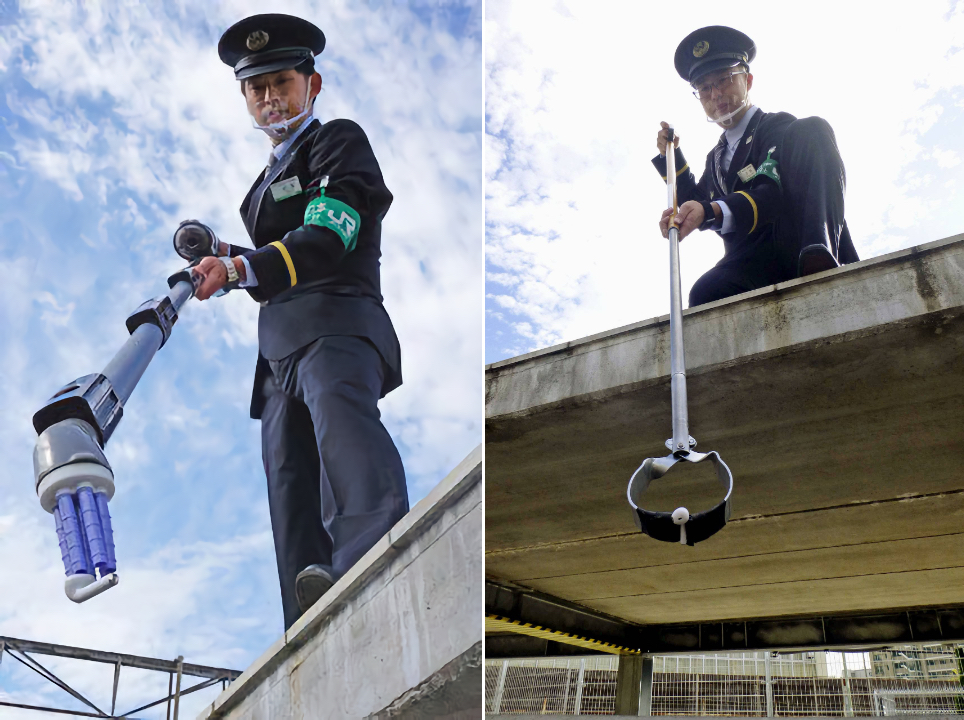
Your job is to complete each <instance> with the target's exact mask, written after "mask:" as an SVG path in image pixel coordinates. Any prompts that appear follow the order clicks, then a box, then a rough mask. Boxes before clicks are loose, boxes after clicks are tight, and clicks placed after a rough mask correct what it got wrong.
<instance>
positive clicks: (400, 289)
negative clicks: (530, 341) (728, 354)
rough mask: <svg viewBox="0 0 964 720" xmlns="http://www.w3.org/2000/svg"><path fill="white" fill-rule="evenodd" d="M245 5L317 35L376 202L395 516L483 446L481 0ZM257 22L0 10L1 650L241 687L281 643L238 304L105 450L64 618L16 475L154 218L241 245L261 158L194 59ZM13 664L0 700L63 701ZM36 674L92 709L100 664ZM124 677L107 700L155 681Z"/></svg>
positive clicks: (138, 266) (162, 242)
mask: <svg viewBox="0 0 964 720" xmlns="http://www.w3.org/2000/svg"><path fill="white" fill-rule="evenodd" d="M269 10H270V11H271V12H287V13H290V14H295V15H300V16H302V17H305V18H307V19H310V20H312V21H313V22H315V23H316V24H317V25H319V27H321V28H322V29H323V30H324V31H325V33H326V35H327V40H328V44H327V47H326V50H325V52H324V53H323V54H322V55H321V56H320V58H319V60H318V67H319V71H320V72H321V74H322V76H323V78H324V90H323V92H322V95H321V97H320V99H319V102H318V103H317V105H316V114H317V115H318V116H319V117H320V118H321V119H322V120H328V119H332V118H336V117H348V118H352V119H354V120H356V121H357V122H358V123H359V124H361V126H362V127H363V128H364V129H365V130H366V132H367V133H368V136H369V138H370V140H371V143H372V146H373V148H374V150H375V154H376V157H377V158H378V159H379V162H380V164H381V167H382V172H383V174H384V176H385V178H386V183H387V184H388V186H389V188H390V189H391V190H392V192H393V193H394V196H395V201H394V204H393V205H392V209H391V211H390V212H389V214H388V216H387V217H386V220H385V224H384V229H383V240H382V245H383V258H382V287H383V292H384V294H385V304H386V307H387V309H388V311H389V313H390V314H391V316H392V318H393V320H394V322H395V326H396V329H397V331H398V334H399V338H400V341H401V344H402V353H403V371H404V375H405V384H404V385H403V386H402V387H401V388H400V389H399V390H397V391H395V392H394V393H392V394H391V395H390V396H389V397H388V398H386V399H385V400H384V401H383V402H382V404H381V409H382V413H383V418H384V420H385V424H386V426H387V427H388V428H389V430H390V432H391V433H392V435H393V437H394V438H395V440H396V443H397V444H398V445H399V449H400V450H401V452H402V457H403V460H404V462H405V466H406V471H407V473H408V482H409V493H410V499H411V501H412V503H413V504H414V503H415V502H417V501H418V500H419V499H420V498H422V497H423V496H424V495H425V494H426V493H427V492H428V491H429V490H430V489H431V488H432V487H433V486H434V485H435V484H436V483H437V482H438V481H439V480H440V479H441V478H442V477H444V475H445V474H446V473H447V471H448V470H449V469H451V468H452V467H453V466H454V465H455V464H456V463H457V462H458V461H459V460H460V459H461V458H462V457H464V456H465V455H466V454H467V453H468V452H469V451H470V450H471V449H472V448H473V447H474V446H475V445H477V444H478V443H479V442H481V439H482V423H481V414H482V413H481V407H482V376H481V372H480V370H481V368H480V364H481V363H480V360H481V359H482V352H483V350H482V337H483V322H484V320H483V308H482V298H483V281H482V277H483V273H482V267H483V252H482V230H481V228H482V221H483V205H482V179H483V169H482V147H483V137H482V126H483V121H482V107H483V105H482V93H483V71H482V17H481V4H480V3H479V2H471V1H467V2H444V1H439V2H411V3H409V2H389V1H387V0H384V1H382V2H378V1H377V0H373V1H370V2H368V3H363V2H348V1H347V0H345V1H343V2H325V3H321V2H309V1H308V0H305V1H303V2H283V1H279V2H274V3H271V4H270V9H269ZM264 11H265V5H264V3H254V2H246V1H242V0H234V1H231V2H191V3H185V2H163V3H160V2H159V3H147V4H145V3H140V2H135V1H134V0H116V1H115V2H102V3H96V4H93V3H91V4H87V3H83V4H82V3H76V4H65V3H56V4H54V3H43V2H30V1H28V0H20V2H15V1H14V0H0V89H2V93H0V121H2V126H0V259H2V262H3V268H4V272H3V276H4V282H3V283H2V284H0V327H2V330H3V332H2V335H0V367H2V368H3V373H2V377H3V388H4V393H3V394H4V402H3V403H2V404H0V456H2V457H3V458H4V459H5V464H4V465H5V467H4V472H3V473H2V474H0V492H2V497H3V502H2V503H0V562H2V563H3V566H4V567H5V568H7V572H6V574H5V579H4V580H0V635H9V636H14V637H24V638H29V639H34V640H44V641H48V642H55V643H62V644H68V645H79V646H84V647H95V648H101V649H105V650H113V651H119V652H128V653H135V654H142V655H150V656H157V657H166V658H173V657H175V656H176V655H178V654H183V655H184V656H185V657H186V658H187V659H188V660H189V661H192V662H197V663H201V664H210V665H220V666H227V667H233V668H238V669H243V668H244V667H246V666H247V665H248V664H249V663H250V662H251V661H252V660H253V659H254V658H256V657H257V656H258V655H259V654H260V653H261V652H262V650H263V649H264V648H265V647H267V646H268V645H269V644H270V643H271V642H273V641H274V640H275V639H276V638H277V637H278V636H279V635H280V633H281V631H282V618H281V607H280V598H279V594H278V589H277V576H276V570H275V561H274V553H273V548H272V543H271V534H270V525H269V520H268V511H267V501H266V493H265V480H264V475H263V471H262V468H261V458H260V435H259V425H258V423H257V422H255V421H252V420H249V419H248V416H247V408H248V403H249V398H250V385H251V378H252V374H253V370H254V363H255V358H256V352H257V344H256V320H257V309H258V308H257V304H256V303H254V302H252V301H251V300H250V299H249V298H248V297H247V296H246V295H245V294H243V293H234V294H232V295H230V296H228V297H225V298H221V299H216V300H213V301H211V302H207V303H204V304H203V305H202V304H198V303H196V302H191V303H190V304H189V305H188V306H187V307H186V308H185V309H184V311H183V312H182V315H181V318H180V320H179V322H178V324H177V326H176V328H175V331H174V334H173V336H172V338H171V340H170V341H169V343H168V344H167V346H165V347H164V348H163V349H162V351H161V352H160V353H159V354H158V356H157V357H156V358H155V360H154V362H153V364H152V365H151V367H150V368H149V369H148V372H147V374H146V375H145V377H144V379H143V380H142V382H141V384H140V385H139V386H138V388H137V389H136V390H135V392H134V395H133V397H132V398H131V400H130V402H129V403H128V405H127V407H126V409H125V415H124V420H123V422H122V423H121V425H120V427H119V429H118V430H117V432H116V433H115V434H114V437H113V438H112V439H111V441H110V442H109V443H108V446H107V454H108V458H109V460H110V461H111V464H112V465H113V468H114V473H115V477H116V482H117V494H116V495H115V497H114V499H113V501H112V502H111V513H112V515H113V517H114V527H115V535H116V541H117V552H118V562H119V570H118V571H119V574H120V576H121V584H120V585H119V586H118V587H117V588H115V589H112V590H110V591H109V592H107V593H106V594H104V595H102V596H100V597H98V598H95V599H93V600H91V601H89V602H88V603H85V604H84V605H79V606H76V605H74V604H73V603H71V602H70V601H69V600H67V598H66V597H65V596H64V594H63V569H62V565H61V562H60V557H59V551H58V548H57V543H56V535H55V533H54V527H53V520H52V518H51V516H50V515H47V514H46V513H44V512H43V511H42V510H41V509H40V506H39V503H38V501H37V498H36V495H35V494H34V491H33V480H32V466H31V452H32V449H33V444H34V439H35V434H34V432H33V430H32V427H31V425H30V417H31V415H32V414H33V412H34V411H35V410H36V409H37V408H38V407H39V406H40V405H41V404H42V403H43V402H44V401H45V400H46V399H47V398H48V397H49V396H50V395H51V394H52V393H53V392H54V391H55V390H56V389H57V388H58V387H60V386H61V385H63V384H64V383H66V382H68V381H69V380H72V379H73V378H75V377H78V376H80V375H84V374H87V373H90V372H97V371H99V370H100V369H102V368H103V366H104V365H105V364H106V363H107V361H108V360H109V359H110V357H111V356H112V355H113V353H114V352H115V351H116V350H117V348H119V347H120V345H121V344H122V343H123V341H124V339H125V337H126V330H125V328H124V319H125V318H126V316H127V315H128V314H129V313H130V312H131V311H132V310H133V309H134V308H135V307H137V305H139V304H140V303H141V302H142V301H144V300H146V299H148V298H150V297H154V296H157V295H159V294H162V293H163V292H164V290H165V287H166V286H165V282H164V279H165V278H166V277H167V275H168V274H169V273H170V272H172V271H173V270H175V269H177V268H178V267H179V258H177V257H176V256H175V255H174V253H173V251H172V249H171V235H172V233H173V230H174V228H175V227H176V226H177V223H178V221H180V220H181V219H183V218H188V217H192V218H199V219H201V220H203V221H204V222H206V223H208V224H210V225H211V226H212V227H214V228H215V230H216V232H218V234H219V235H220V236H221V237H222V238H224V239H226V240H230V241H232V242H236V243H239V244H249V241H248V239H247V236H246V233H245V231H244V228H243V226H242V224H241V220H240V216H239V214H238V210H237V208H238V205H239V204H240V202H241V199H242V198H243V196H244V194H245V192H246V191H247V189H248V187H249V186H250V183H251V182H252V180H253V179H254V178H255V177H256V176H257V174H258V172H259V171H260V169H261V167H262V166H263V164H264V159H265V157H266V156H267V153H268V150H269V149H270V145H269V143H268V141H267V139H266V138H265V137H264V136H263V135H262V134H261V133H259V132H258V131H257V130H254V129H252V128H251V126H250V121H249V119H248V117H247V116H246V114H245V109H244V104H243V100H242V97H241V95H240V92H239V90H238V87H237V83H236V82H235V81H234V78H233V74H232V73H231V70H230V69H229V68H227V67H226V66H224V65H222V64H221V63H220V61H219V60H218V57H217V53H216V45H217V40H218V38H219V36H220V34H221V32H223V30H224V29H226V28H227V27H228V26H229V25H231V24H232V23H234V22H236V21H237V20H239V19H241V18H242V17H245V16H247V15H250V14H255V13H258V12H264ZM12 665H15V663H10V662H4V663H3V665H2V666H0V697H4V698H9V699H12V700H15V701H18V702H28V703H30V702H45V701H47V702H49V701H51V700H52V699H54V698H58V697H61V696H62V694H60V693H59V691H54V692H53V693H49V692H48V691H46V690H45V689H44V685H42V684H41V682H40V681H39V678H37V679H34V677H32V676H31V675H30V674H28V673H27V671H26V670H22V669H20V668H14V667H11V666H12ZM51 666H52V667H54V668H62V669H63V670H64V672H65V674H66V675H67V679H68V680H78V683H77V684H78V686H79V687H80V688H81V689H82V690H84V691H88V690H89V691H91V693H92V694H93V695H95V696H97V698H98V699H101V700H103V691H104V690H106V692H107V693H108V694H109V691H110V671H109V669H108V670H106V671H105V672H106V675H104V673H101V672H100V671H99V670H97V671H93V670H90V669H89V668H83V667H80V666H72V665H71V664H70V663H69V662H67V663H57V662H52V663H51ZM125 672H126V671H125ZM98 679H99V680H100V681H101V682H100V684H97V682H96V681H97V680H98ZM131 679H132V682H131V684H130V685H128V686H127V691H126V697H124V701H123V702H121V703H120V704H121V705H125V706H126V705H128V704H136V703H137V702H138V700H140V699H141V698H142V697H144V695H145V693H148V692H155V691H156V692H157V694H160V693H161V691H162V689H163V688H161V685H164V683H163V682H162V681H161V680H160V679H155V680H156V681H155V682H154V685H151V686H150V689H149V678H148V677H146V676H141V675H139V674H137V673H132V674H131ZM124 686H125V683H124V681H122V690H124ZM164 687H166V685H164ZM212 696H213V692H209V693H208V694H207V696H206V697H196V698H195V699H194V700H192V701H191V702H188V703H187V706H186V707H184V706H182V714H183V716H184V717H193V716H194V715H193V714H192V713H195V712H196V711H197V709H198V708H199V707H200V705H201V704H202V703H204V702H205V701H207V702H209V701H210V699H211V698H212ZM107 704H109V698H108V701H107ZM121 709H124V708H121ZM16 716H17V715H16V714H13V713H11V714H10V717H16ZM24 716H25V717H30V716H32V715H31V714H24ZM158 716H160V713H155V714H154V715H151V714H150V712H148V713H145V714H144V717H158ZM4 717H7V712H6V710H5V713H4Z"/></svg>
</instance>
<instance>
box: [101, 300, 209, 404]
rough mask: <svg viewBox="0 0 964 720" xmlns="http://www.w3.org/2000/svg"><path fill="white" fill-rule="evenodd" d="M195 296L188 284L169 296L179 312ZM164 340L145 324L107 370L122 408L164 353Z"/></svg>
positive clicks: (106, 374)
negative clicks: (156, 357)
mask: <svg viewBox="0 0 964 720" xmlns="http://www.w3.org/2000/svg"><path fill="white" fill-rule="evenodd" d="M193 294H194V286H193V285H191V283H189V282H187V281H181V282H179V283H177V284H176V285H175V286H174V287H173V288H171V290H170V291H169V292H168V294H167V296H168V297H169V298H170V299H171V305H173V306H174V310H175V311H179V310H180V309H181V306H182V305H184V303H185V302H187V301H188V300H189V299H190V298H191V296H192V295H193ZM163 339H164V334H163V333H162V332H161V329H160V328H159V327H157V325H154V324H153V323H144V324H143V325H141V326H140V327H138V328H137V329H136V330H135V331H134V332H133V334H131V336H130V337H129V338H128V339H127V342H125V343H124V344H123V345H122V346H121V349H120V350H118V351H117V354H116V355H114V357H113V358H112V359H111V361H110V362H109V363H107V367H105V368H104V377H106V378H107V379H108V380H110V383H111V385H112V386H113V388H114V392H115V393H117V397H118V398H119V399H120V401H121V405H126V404H127V401H128V399H130V396H131V393H133V392H134V388H135V387H137V383H138V382H140V380H141V377H142V376H143V375H144V372H145V371H146V370H147V366H148V365H150V364H151V360H153V359H154V355H155V354H156V353H157V351H158V350H159V349H160V347H161V342H162V341H163Z"/></svg>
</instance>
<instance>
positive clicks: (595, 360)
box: [486, 235, 964, 624]
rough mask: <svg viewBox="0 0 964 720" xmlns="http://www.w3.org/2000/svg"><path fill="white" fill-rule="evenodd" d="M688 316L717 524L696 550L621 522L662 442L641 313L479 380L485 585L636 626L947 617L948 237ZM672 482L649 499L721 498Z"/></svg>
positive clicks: (658, 361)
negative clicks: (897, 613) (631, 485)
mask: <svg viewBox="0 0 964 720" xmlns="http://www.w3.org/2000/svg"><path fill="white" fill-rule="evenodd" d="M684 318H685V320H684V328H685V330H684V334H685V344H686V360H687V378H688V385H689V409H690V433H691V434H692V435H693V436H694V437H695V438H696V439H697V440H698V441H699V447H698V448H697V449H700V450H716V451H718V452H719V453H720V454H721V456H722V457H723V458H724V460H725V461H726V462H727V463H728V464H729V466H730V467H731V469H732V470H733V474H734V477H735V489H734V496H733V503H732V505H733V519H732V521H731V523H730V524H729V525H728V526H727V527H726V528H725V529H724V530H723V531H722V532H721V533H719V534H718V535H716V536H715V537H714V538H712V539H711V540H709V541H707V542H704V543H701V544H700V545H697V546H696V547H695V548H685V547H682V546H679V545H676V544H671V543H660V542H657V541H654V540H651V539H650V538H648V537H646V536H644V535H642V534H640V533H638V532H636V530H635V527H634V525H633V520H632V515H631V511H630V509H629V505H628V504H627V502H626V484H627V482H628V480H629V476H630V475H631V474H632V472H633V471H634V470H635V469H636V467H637V466H638V465H639V464H640V463H641V462H642V460H643V459H645V458H646V457H648V456H662V455H665V454H666V449H665V447H664V446H663V441H664V440H665V439H666V438H667V437H668V436H669V435H670V428H671V422H670V390H669V376H668V373H669V333H668V329H669V321H668V317H661V318H655V319H652V320H648V321H645V322H641V323H637V324H635V325H631V326H627V327H623V328H618V329H616V330H612V331H609V332H606V333H601V334H599V335H595V336H592V337H589V338H585V339H583V340H579V341H575V342H572V343H567V344H565V345H560V346H557V347H553V348H548V349H546V350H540V351H538V352H534V353H530V354H529V355H525V356H522V357H519V358H514V359H511V360H507V361H504V362H499V363H495V364H493V365H491V366H489V367H488V368H487V371H486V573H487V574H488V575H490V576H492V577H493V578H494V579H497V580H498V579H502V580H507V581H510V582H514V583H517V584H519V585H522V586H526V587H530V588H533V589H535V590H539V591H542V592H546V593H550V594H552V595H554V596H557V597H561V598H564V599H566V600H570V601H573V602H577V603H580V604H582V605H585V606H588V607H590V608H594V609H597V610H600V611H603V612H606V613H609V614H611V615H615V616H617V617H620V618H623V619H625V620H629V621H632V622H637V623H643V624H652V623H660V624H662V623H677V622H694V621H711V620H724V619H750V618H762V617H778V616H787V615H817V614H826V613H835V612H839V613H843V612H863V611H874V610H878V609H880V610H889V609H899V608H909V607H927V606H939V605H949V604H956V603H964V534H962V530H964V235H958V236H955V237H952V238H948V239H946V240H941V241H937V242H934V243H930V244H928V245H924V246H920V247H916V248H912V249H910V250H905V251H901V252H897V253H892V254H890V255H887V256H883V257H879V258H873V259H871V260H866V261H862V262H860V263H857V264H854V265H849V266H846V267H844V268H840V269H837V270H833V271H829V272H826V273H821V274H819V275H815V276H811V277H809V278H805V279H801V280H795V281H792V282H788V283H784V284H780V285H776V286H771V287H768V288H763V289H760V290H757V291H755V292H752V293H747V294H745V295H741V296H738V297H737V298H730V299H727V300H723V301H719V302H716V303H712V304H709V305H704V306H700V307H698V308H695V309H694V310H688V311H686V312H685V313H684ZM677 467H679V466H677ZM674 473H676V468H674V470H673V471H671V472H670V473H669V474H668V475H667V477H666V478H665V479H664V480H660V481H658V482H656V483H654V484H653V486H652V487H651V489H650V491H649V493H648V495H647V499H648V505H647V507H649V508H650V509H655V510H671V509H673V508H675V507H677V506H678V505H679V504H686V505H687V506H688V507H689V508H690V509H691V510H693V509H702V508H706V507H709V506H711V505H712V504H714V503H715V502H716V501H717V500H718V499H719V497H720V496H721V493H720V491H719V486H718V485H716V484H715V483H714V482H711V481H710V480H709V479H708V477H709V475H707V474H704V475H698V474H693V473H691V474H689V475H685V474H684V473H682V472H680V473H677V474H676V475H674Z"/></svg>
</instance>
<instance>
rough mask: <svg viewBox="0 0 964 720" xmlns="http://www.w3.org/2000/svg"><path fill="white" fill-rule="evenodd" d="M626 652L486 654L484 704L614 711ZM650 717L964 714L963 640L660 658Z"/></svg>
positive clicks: (501, 710)
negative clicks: (492, 656)
mask: <svg viewBox="0 0 964 720" xmlns="http://www.w3.org/2000/svg"><path fill="white" fill-rule="evenodd" d="M618 667H619V658H618V657H617V656H611V655H594V656H589V657H568V658H533V659H515V660H487V661H486V668H485V699H486V712H487V713H490V714H496V715H510V714H519V713H545V714H564V715H614V714H615V709H616V674H617V669H618ZM652 688H653V689H652V699H651V709H652V714H653V715H731V716H746V717H790V716H813V715H823V716H840V717H863V716H890V715H921V714H947V715H964V646H945V645H915V646H901V647H895V648H890V649H887V650H875V651H870V652H848V653H840V652H823V651H819V652H808V653H795V654H789V653H764V652H757V653H750V652H747V653H716V654H706V655H667V656H657V657H654V658H653V683H652Z"/></svg>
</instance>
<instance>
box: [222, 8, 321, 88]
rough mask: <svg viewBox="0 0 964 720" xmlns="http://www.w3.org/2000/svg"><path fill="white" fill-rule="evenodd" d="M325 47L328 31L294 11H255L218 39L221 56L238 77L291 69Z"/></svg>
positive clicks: (239, 78)
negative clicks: (286, 12)
mask: <svg viewBox="0 0 964 720" xmlns="http://www.w3.org/2000/svg"><path fill="white" fill-rule="evenodd" d="M324 49H325V34H324V33H323V32H322V31H321V30H319V29H318V28H317V27H315V26H314V25H313V24H312V23H310V22H308V21H307V20H302V19H301V18H299V17H294V16H293V15H281V14H268V15H252V16H251V17H248V18H245V19H244V20H241V21H240V22H237V23H235V24H234V25H232V26H231V27H229V28H228V29H227V30H225V31H224V35H222V36H221V40H220V42H218V57H220V58H221V62H223V63H224V64H225V65H230V66H231V67H232V68H234V76H235V77H236V78H237V79H238V80H243V79H245V78H249V77H253V76H255V75H263V74H264V73H271V72H278V71H280V70H288V69H290V68H293V67H296V66H298V65H300V64H301V63H303V62H304V61H305V60H309V59H312V58H313V57H314V56H315V55H317V54H319V53H320V52H321V51H322V50H324Z"/></svg>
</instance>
